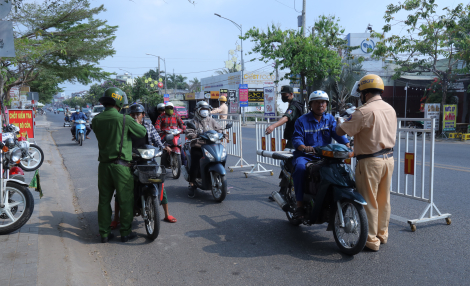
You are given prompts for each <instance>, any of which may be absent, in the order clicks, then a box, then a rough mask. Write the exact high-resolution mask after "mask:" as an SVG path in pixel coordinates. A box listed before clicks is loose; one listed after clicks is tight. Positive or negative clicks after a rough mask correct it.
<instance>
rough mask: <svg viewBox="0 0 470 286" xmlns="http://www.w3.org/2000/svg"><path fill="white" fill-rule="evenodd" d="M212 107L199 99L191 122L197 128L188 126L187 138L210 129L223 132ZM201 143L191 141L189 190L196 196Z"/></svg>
mask: <svg viewBox="0 0 470 286" xmlns="http://www.w3.org/2000/svg"><path fill="white" fill-rule="evenodd" d="M211 109H212V107H211V106H210V105H209V104H208V103H207V102H205V101H199V102H198V103H197V105H196V112H195V114H194V118H193V119H191V120H190V121H189V122H192V123H193V124H194V126H195V127H196V129H191V128H188V129H186V131H185V135H186V138H187V139H190V140H191V139H195V138H196V137H197V136H198V135H199V134H202V133H204V132H206V131H209V130H215V131H217V132H219V133H222V130H223V129H222V127H220V125H219V124H218V123H217V121H215V119H213V118H211V117H210V111H211ZM201 143H203V141H202V142H200V141H199V140H194V141H192V142H191V166H190V168H189V180H190V183H189V185H190V186H189V191H188V197H190V198H194V196H195V194H196V186H195V184H194V183H195V179H196V177H197V174H198V171H199V161H200V160H201V158H202V150H201Z"/></svg>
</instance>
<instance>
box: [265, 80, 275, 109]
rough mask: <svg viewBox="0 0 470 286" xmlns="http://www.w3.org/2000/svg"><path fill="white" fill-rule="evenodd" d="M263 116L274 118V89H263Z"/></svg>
mask: <svg viewBox="0 0 470 286" xmlns="http://www.w3.org/2000/svg"><path fill="white" fill-rule="evenodd" d="M263 92H264V115H266V116H275V115H276V96H275V92H274V87H273V86H271V87H265V88H264V90H263Z"/></svg>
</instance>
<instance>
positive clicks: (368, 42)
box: [361, 39, 375, 54]
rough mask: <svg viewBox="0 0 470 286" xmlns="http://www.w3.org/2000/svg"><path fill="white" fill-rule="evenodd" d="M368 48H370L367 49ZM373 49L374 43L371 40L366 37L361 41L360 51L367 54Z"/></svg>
mask: <svg viewBox="0 0 470 286" xmlns="http://www.w3.org/2000/svg"><path fill="white" fill-rule="evenodd" d="M369 49H370V50H369ZM374 49H375V43H374V41H372V40H369V39H366V40H364V41H362V43H361V51H362V52H364V53H366V54H368V53H371V52H372V51H373V50H374Z"/></svg>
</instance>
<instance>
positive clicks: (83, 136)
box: [78, 133, 85, 146]
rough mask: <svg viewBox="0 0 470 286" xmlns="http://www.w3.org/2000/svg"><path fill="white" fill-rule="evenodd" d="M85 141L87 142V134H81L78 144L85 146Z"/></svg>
mask: <svg viewBox="0 0 470 286" xmlns="http://www.w3.org/2000/svg"><path fill="white" fill-rule="evenodd" d="M83 141H85V134H83V133H80V135H79V136H78V143H79V144H80V146H82V145H83Z"/></svg>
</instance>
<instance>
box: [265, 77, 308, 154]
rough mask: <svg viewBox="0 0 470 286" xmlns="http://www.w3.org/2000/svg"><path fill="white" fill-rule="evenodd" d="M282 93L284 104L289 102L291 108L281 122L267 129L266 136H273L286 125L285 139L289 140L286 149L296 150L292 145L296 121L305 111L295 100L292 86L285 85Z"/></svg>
mask: <svg viewBox="0 0 470 286" xmlns="http://www.w3.org/2000/svg"><path fill="white" fill-rule="evenodd" d="M280 93H281V100H282V102H289V107H288V108H287V110H286V112H285V113H284V115H283V116H282V118H281V119H279V121H277V122H275V123H273V124H271V125H269V126H268V128H266V135H268V134H271V132H273V131H274V129H276V128H277V127H279V126H281V125H283V124H286V129H284V139H286V140H287V143H286V148H294V147H293V145H292V134H293V133H294V124H295V121H296V120H297V119H298V118H299V117H300V116H302V114H304V109H303V107H302V104H301V103H300V102H298V101H297V100H295V99H294V89H293V88H292V87H291V86H289V85H283V86H282V87H281V92H280Z"/></svg>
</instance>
